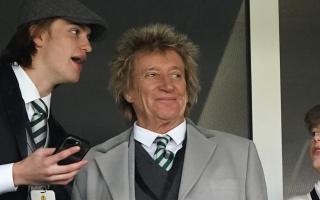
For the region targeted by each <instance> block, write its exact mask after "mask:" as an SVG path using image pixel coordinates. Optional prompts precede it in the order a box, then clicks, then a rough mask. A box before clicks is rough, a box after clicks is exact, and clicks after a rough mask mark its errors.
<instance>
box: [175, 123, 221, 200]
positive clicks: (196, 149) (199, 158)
mask: <svg viewBox="0 0 320 200" xmlns="http://www.w3.org/2000/svg"><path fill="white" fill-rule="evenodd" d="M215 148H216V143H215V142H213V141H211V140H208V139H207V138H206V137H205V136H204V135H203V134H201V133H200V131H199V130H198V129H197V128H196V127H195V125H194V124H193V123H192V122H190V121H188V123H187V144H186V151H185V158H184V163H183V172H182V177H181V183H180V191H179V198H178V199H179V200H182V199H185V197H186V196H187V194H188V192H189V191H190V190H191V189H192V187H193V186H194V184H195V183H196V181H197V180H198V179H199V178H200V176H201V174H202V172H203V171H204V170H205V168H206V166H207V163H208V161H209V160H210V158H211V157H212V155H213V153H214V150H215Z"/></svg>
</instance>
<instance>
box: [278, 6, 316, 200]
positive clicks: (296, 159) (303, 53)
mask: <svg viewBox="0 0 320 200" xmlns="http://www.w3.org/2000/svg"><path fill="white" fill-rule="evenodd" d="M279 11H280V47H281V48H280V55H281V94H282V128H283V129H282V130H283V137H282V139H283V180H284V197H285V198H287V197H289V196H291V195H294V194H301V193H307V192H309V191H310V190H311V189H312V187H313V185H314V183H315V182H316V181H317V180H319V174H318V173H316V172H315V171H314V170H313V169H312V167H311V162H310V159H309V155H308V145H309V141H310V139H311V137H310V135H309V134H308V132H307V129H306V128H305V126H304V122H303V118H304V115H305V113H306V111H307V110H308V109H310V108H311V107H313V106H314V105H315V104H319V103H320V81H319V80H320V79H319V77H320V66H319V64H320V62H319V52H320V37H319V35H320V1H318V0H307V1H305V0H279Z"/></svg>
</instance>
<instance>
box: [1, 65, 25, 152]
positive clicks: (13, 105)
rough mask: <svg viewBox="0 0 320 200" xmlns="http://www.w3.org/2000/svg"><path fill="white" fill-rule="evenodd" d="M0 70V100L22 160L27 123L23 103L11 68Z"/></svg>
mask: <svg viewBox="0 0 320 200" xmlns="http://www.w3.org/2000/svg"><path fill="white" fill-rule="evenodd" d="M0 70H1V72H0V81H1V83H0V94H1V98H2V100H3V103H4V106H5V108H6V111H7V116H8V120H9V123H10V127H11V131H12V134H14V136H15V138H16V140H17V144H18V148H19V152H20V155H21V157H22V158H25V157H26V156H27V154H28V152H27V142H26V141H27V139H26V127H27V124H28V123H29V122H28V116H27V113H26V109H25V103H24V101H23V99H22V96H21V92H20V88H19V84H18V81H17V79H16V77H15V75H14V72H13V70H12V69H11V66H8V65H7V66H1V69H0Z"/></svg>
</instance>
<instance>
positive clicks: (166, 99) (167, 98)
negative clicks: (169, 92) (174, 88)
mask: <svg viewBox="0 0 320 200" xmlns="http://www.w3.org/2000/svg"><path fill="white" fill-rule="evenodd" d="M157 100H158V101H175V100H176V98H175V97H160V98H157Z"/></svg>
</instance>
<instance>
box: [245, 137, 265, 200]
mask: <svg viewBox="0 0 320 200" xmlns="http://www.w3.org/2000/svg"><path fill="white" fill-rule="evenodd" d="M246 199H247V200H267V199H268V197H267V186H266V182H265V179H264V173H263V169H262V165H261V162H260V159H259V156H258V153H257V150H256V147H255V145H254V143H253V142H252V141H250V144H249V149H248V164H247V177H246Z"/></svg>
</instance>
